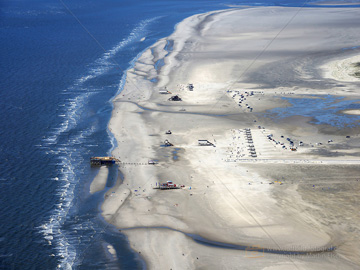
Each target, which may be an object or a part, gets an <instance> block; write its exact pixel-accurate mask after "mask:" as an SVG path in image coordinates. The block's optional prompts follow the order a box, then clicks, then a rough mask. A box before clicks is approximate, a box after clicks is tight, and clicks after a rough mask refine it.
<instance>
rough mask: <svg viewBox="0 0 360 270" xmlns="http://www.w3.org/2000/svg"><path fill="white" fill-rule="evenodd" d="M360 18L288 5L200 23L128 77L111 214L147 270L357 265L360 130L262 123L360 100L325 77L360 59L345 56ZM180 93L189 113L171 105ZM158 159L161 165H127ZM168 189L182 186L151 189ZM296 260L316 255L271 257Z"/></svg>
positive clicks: (352, 83) (186, 25) (107, 206)
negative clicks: (313, 104)
mask: <svg viewBox="0 0 360 270" xmlns="http://www.w3.org/2000/svg"><path fill="white" fill-rule="evenodd" d="M294 16H295V17H294ZM359 16H360V10H358V9H345V8H344V9H342V8H332V9H326V8H319V9H316V8H306V9H305V8H304V9H301V10H300V11H299V9H298V8H281V7H266V8H249V9H233V10H226V11H215V12H209V13H205V14H199V15H195V16H192V17H189V18H187V19H185V20H184V21H183V22H181V23H180V24H178V25H177V27H176V31H175V32H174V33H173V34H172V35H171V36H169V37H167V38H164V39H162V40H159V41H158V42H157V43H156V44H154V45H153V46H152V47H151V48H149V49H148V50H147V51H145V52H144V53H143V55H142V56H141V57H140V58H139V60H138V61H137V63H136V65H135V67H134V68H133V69H131V70H129V71H128V73H127V83H126V85H125V88H124V90H123V91H122V92H121V94H120V95H119V96H118V97H116V98H115V99H114V110H113V114H112V118H111V120H110V124H109V128H110V130H111V131H112V132H113V134H114V135H115V137H116V139H117V142H118V147H117V148H116V149H115V150H114V152H113V155H114V156H115V157H116V158H119V159H120V160H121V161H123V162H124V163H126V164H124V165H122V166H120V170H121V171H122V173H123V174H124V182H123V183H122V184H118V185H116V186H115V187H114V188H112V189H111V190H109V191H108V194H107V195H106V199H105V202H104V204H103V206H102V210H103V216H104V217H105V219H106V220H107V221H108V222H110V223H112V224H114V225H115V226H117V227H118V228H119V229H120V230H121V231H122V232H123V233H125V234H126V235H127V236H128V239H129V241H130V245H131V247H132V248H133V249H134V250H135V251H137V252H139V253H141V255H142V257H143V258H144V259H145V261H146V263H147V266H148V267H149V269H197V268H199V269H235V268H236V269H239V268H245V269H264V268H266V269H354V268H356V267H359V265H360V261H359V256H357V255H356V254H359V252H360V245H359V243H360V241H359V240H360V239H359V235H360V227H359V225H358V224H360V216H359V211H358V205H359V188H360V182H359V181H360V177H359V175H360V173H359V172H360V166H359V165H360V156H359V154H360V153H359V152H360V151H359V145H360V137H359V135H358V134H359V133H358V128H351V127H346V128H345V127H344V130H346V135H348V136H350V138H346V136H345V134H344V132H345V131H342V130H343V129H342V128H339V127H331V126H330V127H329V126H328V125H326V124H324V125H315V124H313V123H311V120H312V119H311V117H304V116H301V115H298V116H292V117H288V118H284V119H281V120H278V119H273V118H271V117H268V116H267V113H268V112H269V110H271V109H274V108H279V107H281V108H289V109H291V107H290V105H289V102H287V101H286V100H284V99H283V97H292V98H304V97H310V98H311V97H312V95H318V96H321V95H328V94H331V95H334V96H339V97H340V96H341V97H345V98H346V99H347V100H357V99H359V98H360V95H359V92H358V89H359V86H360V82H359V80H357V79H356V78H355V79H353V80H346V81H343V80H340V79H339V78H337V77H332V78H329V77H328V76H327V74H328V73H326V71H324V68H323V66H324V65H325V66H326V63H331V62H333V61H342V60H343V59H349V58H352V57H356V56H357V55H359V51H360V50H359V49H352V50H343V48H350V47H353V46H354V43H355V41H356V40H358V38H359V36H360V34H359V33H360V31H359V29H360V22H359V20H358V19H357V18H359ZM259 18H261V20H259ZM284 25H287V27H285V28H284ZM169 44H171V45H172V46H170V47H172V50H171V51H169V46H168V45H169ZM159 60H160V61H164V66H162V67H161V69H157V68H156V63H157V62H158V61H159ZM328 67H332V65H330V64H329V65H328ZM337 67H339V68H340V69H341V67H342V66H341V65H338V66H337ZM189 83H191V84H193V86H194V89H192V91H190V89H189V87H188V84H189ZM160 90H168V91H170V92H172V94H168V95H167V94H160V93H159V91H160ZM174 95H179V96H180V97H181V99H182V101H169V100H168V99H169V98H170V97H171V96H174ZM239 105H240V106H239ZM167 130H171V131H172V134H170V135H169V134H165V131H167ZM166 139H167V140H169V141H170V142H171V143H172V144H173V145H174V146H170V147H164V146H163V145H164V141H165V140H166ZM198 140H209V142H211V143H212V144H213V145H214V146H215V147H214V146H213V145H210V146H200V145H199V144H198ZM290 142H292V143H293V144H292V145H291V144H290ZM254 153H255V154H254ZM150 159H156V160H158V161H159V163H158V164H156V165H139V164H133V165H129V163H142V164H147V162H148V160H150ZM168 180H171V181H173V182H174V183H176V184H181V185H185V187H184V188H182V189H177V190H166V191H164V190H157V189H153V188H154V187H155V186H156V185H157V183H158V182H166V181H168ZM110 195H111V196H110ZM191 235H196V237H199V236H200V237H202V238H204V239H207V240H209V241H212V242H219V243H222V244H232V245H238V246H246V247H249V248H248V249H246V250H237V249H229V248H224V247H219V246H217V247H216V246H214V245H212V246H211V245H204V244H202V243H199V242H197V241H194V240H193V238H192V237H191ZM264 249H267V250H274V251H275V252H274V253H268V252H267V253H264V252H263V251H264ZM294 250H295V251H301V252H309V253H311V254H308V255H304V254H301V255H292V254H288V255H284V254H282V255H281V254H276V252H278V251H282V252H285V253H286V252H290V251H294ZM254 258H256V259H254Z"/></svg>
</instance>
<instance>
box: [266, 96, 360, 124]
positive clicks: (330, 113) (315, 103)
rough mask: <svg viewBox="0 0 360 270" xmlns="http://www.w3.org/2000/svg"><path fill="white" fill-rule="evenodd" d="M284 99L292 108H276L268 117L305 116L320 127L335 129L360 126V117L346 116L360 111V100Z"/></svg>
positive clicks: (341, 98) (331, 98)
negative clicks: (350, 112)
mask: <svg viewBox="0 0 360 270" xmlns="http://www.w3.org/2000/svg"><path fill="white" fill-rule="evenodd" d="M282 99H284V100H286V101H288V102H289V104H290V106H289V107H285V108H275V109H272V110H270V111H269V112H268V113H267V116H268V117H271V118H274V119H277V120H279V119H283V118H287V117H291V116H296V115H299V116H305V117H311V118H313V119H312V120H311V121H310V122H311V123H314V124H318V125H330V126H333V127H337V128H339V129H341V128H353V127H356V126H359V125H360V116H359V115H349V114H344V113H343V111H345V110H359V109H360V103H359V102H360V100H346V99H345V98H344V97H337V96H331V95H326V96H316V95H313V96H312V97H308V98H288V97H283V98H282Z"/></svg>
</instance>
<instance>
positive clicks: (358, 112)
mask: <svg viewBox="0 0 360 270" xmlns="http://www.w3.org/2000/svg"><path fill="white" fill-rule="evenodd" d="M343 113H346V114H352V115H360V110H345V111H343Z"/></svg>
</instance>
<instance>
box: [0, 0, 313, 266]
mask: <svg viewBox="0 0 360 270" xmlns="http://www.w3.org/2000/svg"><path fill="white" fill-rule="evenodd" d="M309 3H310V1H309V2H307V4H309ZM242 4H243V5H252V6H262V5H277V6H302V5H303V4H304V2H303V1H297V0H296V1H285V0H279V1H262V2H257V3H254V2H253V1H226V0H225V1H208V0H192V1H190V0H189V1H180V0H168V1H165V0H153V1H148V0H138V1H126V0H122V1H120V0H118V1H116V0H105V1H94V0H87V1H84V0H75V1H65V0H59V1H47V0H33V1H25V0H18V1H14V0H12V1H10V0H3V1H1V4H0V44H1V46H0V52H1V53H0V57H1V58H0V68H1V72H0V76H1V77H0V78H1V80H0V81H1V87H0V112H1V115H2V117H1V118H0V154H1V162H0V202H1V211H0V215H1V216H0V220H1V223H0V269H143V268H145V267H146V266H145V264H144V261H143V260H142V258H141V257H140V256H139V255H138V254H136V253H134V252H133V251H132V250H131V249H130V247H129V244H128V241H127V238H126V237H125V236H124V235H122V234H121V233H120V232H118V230H116V229H115V228H114V227H113V226H111V225H109V224H107V223H106V222H105V221H104V220H103V219H102V217H101V211H100V206H101V203H102V201H103V198H104V193H105V192H106V191H107V190H108V189H109V188H111V187H112V186H113V185H114V183H115V182H116V180H117V179H118V178H121V175H119V172H118V169H117V168H116V166H115V167H112V168H111V169H110V174H109V177H108V182H107V187H106V189H105V190H104V191H102V192H98V193H95V194H90V193H89V186H90V183H91V181H92V180H93V178H94V176H95V175H96V174H97V172H98V169H97V168H92V167H90V165H89V158H90V156H97V155H99V156H102V155H110V153H111V151H112V149H113V148H114V147H115V146H116V141H115V140H114V138H113V136H112V134H111V133H110V132H109V130H108V129H107V125H108V122H109V119H110V116H111V111H112V103H111V100H112V98H113V97H114V96H115V95H116V94H118V93H119V92H120V91H121V90H122V87H123V85H124V82H125V75H124V74H125V73H124V71H126V70H127V69H128V68H130V67H131V66H132V65H133V63H134V61H136V59H137V57H139V55H140V54H141V52H142V51H144V50H145V49H146V48H147V47H149V46H150V45H152V44H153V43H155V42H156V41H157V40H158V39H160V38H163V37H166V36H168V35H170V34H171V33H172V32H173V30H174V27H175V25H176V23H178V22H180V21H181V20H183V19H184V18H186V17H188V16H191V15H193V14H197V13H203V12H207V11H211V10H218V9H226V8H229V6H231V5H242ZM108 245H111V246H113V248H114V249H115V250H116V254H117V255H116V256H115V257H114V256H112V255H111V254H110V253H109V252H108V250H107V247H108Z"/></svg>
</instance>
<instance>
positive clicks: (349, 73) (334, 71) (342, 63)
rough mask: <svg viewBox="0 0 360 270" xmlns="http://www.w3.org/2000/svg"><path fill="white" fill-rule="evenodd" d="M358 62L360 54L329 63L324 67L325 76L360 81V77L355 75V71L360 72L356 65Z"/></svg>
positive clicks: (347, 80)
mask: <svg viewBox="0 0 360 270" xmlns="http://www.w3.org/2000/svg"><path fill="white" fill-rule="evenodd" d="M356 63H360V55H356V56H353V57H350V58H346V59H341V60H335V61H332V62H330V63H327V64H326V65H324V66H323V67H322V68H323V69H324V71H325V75H324V76H325V77H327V78H331V79H334V80H338V81H345V82H360V78H359V77H356V76H355V75H354V74H355V72H360V68H355V67H354V64H356Z"/></svg>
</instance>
